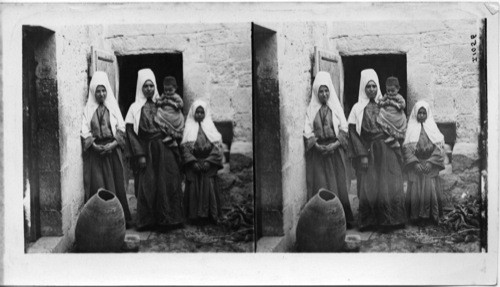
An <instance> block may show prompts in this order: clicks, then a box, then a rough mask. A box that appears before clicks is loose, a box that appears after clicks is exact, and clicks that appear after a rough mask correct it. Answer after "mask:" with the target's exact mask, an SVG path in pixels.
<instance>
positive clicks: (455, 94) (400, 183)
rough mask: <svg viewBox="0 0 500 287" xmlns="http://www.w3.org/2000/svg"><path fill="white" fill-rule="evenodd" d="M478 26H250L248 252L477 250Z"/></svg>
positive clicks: (482, 165) (483, 198) (481, 216)
mask: <svg viewBox="0 0 500 287" xmlns="http://www.w3.org/2000/svg"><path fill="white" fill-rule="evenodd" d="M486 28H487V23H486V20H485V19H477V18H466V19H455V20H433V21H372V22H366V21H352V22H344V21H339V22H335V21H332V22H286V23H285V22H283V23H253V24H252V75H253V76H252V77H253V78H252V83H253V125H254V170H255V205H256V209H255V211H256V215H255V216H256V236H257V238H256V245H257V246H256V250H257V252H320V253H324V252H352V253H368V252H384V253H385V252H387V253H390V252H392V253H478V252H487V251H488V242H487V241H486V238H487V230H486V226H487V218H486V214H487V212H486V206H487V190H486V186H487V185H486V184H485V183H486V175H487V170H486V167H487V162H486V159H487V158H486V139H487V134H486V130H487V121H486V118H487V101H486V99H487V94H486V91H487V89H486V86H487V78H486V65H485V63H486V51H485V47H486V41H487V39H486Z"/></svg>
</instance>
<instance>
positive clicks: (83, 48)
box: [30, 23, 253, 252]
mask: <svg viewBox="0 0 500 287" xmlns="http://www.w3.org/2000/svg"><path fill="white" fill-rule="evenodd" d="M50 29H52V30H53V31H55V36H54V37H55V39H54V40H55V43H56V55H52V56H53V57H55V58H56V60H57V65H56V67H57V72H55V71H52V72H54V74H57V94H58V100H59V103H58V109H59V130H58V132H59V145H60V165H61V168H60V175H61V182H60V185H61V198H60V202H61V207H60V210H61V213H62V214H61V216H60V217H61V218H62V235H63V237H62V240H61V239H57V242H56V243H55V245H57V246H52V247H47V244H38V245H36V246H35V247H36V248H33V250H30V252H36V251H35V250H34V249H39V250H42V251H56V252H61V251H65V250H68V249H71V248H72V244H73V242H74V228H75V225H76V220H77V218H78V214H79V212H80V210H81V208H82V207H83V200H84V198H83V197H84V188H83V161H82V149H81V139H80V129H81V115H82V112H83V108H84V106H85V103H86V101H87V96H88V84H89V80H90V79H89V70H88V69H89V64H90V54H91V47H92V46H94V47H96V48H99V49H103V50H114V51H116V53H117V54H120V55H127V54H140V53H163V52H165V53H166V52H169V51H180V52H182V53H183V59H184V63H183V66H184V91H185V92H184V97H185V101H186V112H187V109H188V108H189V105H190V104H191V103H192V102H193V101H194V100H195V99H197V98H204V99H206V100H208V101H209V102H210V106H211V108H212V115H213V119H214V120H216V121H228V120H229V121H232V122H233V128H234V138H233V145H232V147H231V155H232V156H231V158H232V165H235V168H237V166H236V162H235V161H234V159H236V158H237V157H238V156H241V157H244V158H245V159H248V160H247V161H249V162H250V166H245V168H246V169H248V168H250V169H249V170H244V171H242V172H240V173H242V174H243V175H241V176H240V177H243V178H244V179H245V180H246V178H252V176H251V174H252V169H251V162H252V108H251V107H252V86H251V81H252V76H251V33H250V23H247V24H231V25H228V26H226V25H223V24H220V25H219V24H213V25H145V26H141V25H133V26H127V25H117V26H83V25H82V26H56V27H50ZM43 56H46V55H43ZM56 67H55V66H54V67H53V68H54V69H55V68H56ZM49 70H50V69H49ZM40 73H43V71H42V70H40ZM233 155H234V156H233ZM247 165H248V164H247ZM252 187H253V185H252V184H251V183H248V184H244V186H241V187H240V188H243V190H244V191H245V192H243V193H242V194H248V192H249V191H251V190H252ZM54 240H55V239H54ZM51 242H52V241H51ZM50 244H52V243H50ZM39 245H44V246H41V247H40V246H39Z"/></svg>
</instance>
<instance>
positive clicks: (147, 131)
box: [126, 100, 184, 229]
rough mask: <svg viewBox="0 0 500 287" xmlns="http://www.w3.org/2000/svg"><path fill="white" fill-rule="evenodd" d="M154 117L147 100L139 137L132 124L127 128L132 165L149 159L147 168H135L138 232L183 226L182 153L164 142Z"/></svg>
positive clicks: (152, 105)
mask: <svg viewBox="0 0 500 287" xmlns="http://www.w3.org/2000/svg"><path fill="white" fill-rule="evenodd" d="M155 114H156V106H155V104H154V103H153V102H152V101H150V100H148V101H147V102H146V103H145V104H144V106H143V107H142V109H141V118H140V121H139V134H138V135H137V134H136V133H135V132H134V128H133V125H132V124H127V126H126V130H127V135H128V140H129V146H130V153H131V155H132V157H133V162H136V161H137V160H138V159H139V158H140V157H142V156H144V157H145V158H146V168H144V169H139V168H138V166H137V164H134V165H133V168H134V174H135V180H136V185H135V186H136V196H137V222H136V224H137V228H139V229H141V228H145V227H151V226H155V225H156V226H160V227H166V226H169V225H177V224H181V223H183V222H184V214H183V210H182V187H181V181H182V179H181V173H180V169H179V164H180V161H179V159H180V157H179V150H178V148H177V147H169V146H167V145H166V144H165V143H164V142H162V139H163V137H164V136H165V135H164V134H163V133H162V131H161V129H160V128H159V127H158V126H157V125H156V123H155V122H154V115H155Z"/></svg>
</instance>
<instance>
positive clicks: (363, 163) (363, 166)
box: [360, 156, 368, 170]
mask: <svg viewBox="0 0 500 287" xmlns="http://www.w3.org/2000/svg"><path fill="white" fill-rule="evenodd" d="M360 162H361V169H363V170H367V169H368V157H366V156H364V157H362V158H361V160H360Z"/></svg>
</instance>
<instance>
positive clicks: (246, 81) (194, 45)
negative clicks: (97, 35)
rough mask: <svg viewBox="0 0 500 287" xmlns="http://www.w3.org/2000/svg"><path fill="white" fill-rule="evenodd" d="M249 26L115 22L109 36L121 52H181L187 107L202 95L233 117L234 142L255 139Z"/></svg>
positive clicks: (217, 112)
mask: <svg viewBox="0 0 500 287" xmlns="http://www.w3.org/2000/svg"><path fill="white" fill-rule="evenodd" d="M250 29H251V25H250V23H232V24H186V25H185V24H182V25H181V24H169V25H133V27H129V26H127V25H111V26H109V27H106V29H105V33H104V39H105V42H106V43H107V44H108V45H109V46H110V47H111V50H113V51H115V53H117V54H118V55H133V54H148V53H155V54H158V53H169V52H173V51H175V52H181V53H182V58H183V71H184V95H183V96H184V101H185V110H184V112H187V110H188V109H189V106H190V105H191V103H193V102H194V100H196V99H199V98H203V99H205V100H206V101H208V102H209V104H210V107H211V110H212V117H213V119H214V120H216V121H233V126H234V141H236V142H250V143H251V142H252V127H251V124H252V105H251V103H252V85H251V83H252V58H251V57H252V50H251V30H250ZM157 81H158V79H157Z"/></svg>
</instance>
